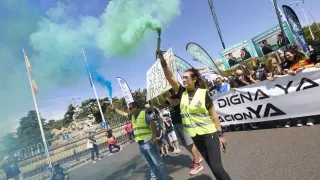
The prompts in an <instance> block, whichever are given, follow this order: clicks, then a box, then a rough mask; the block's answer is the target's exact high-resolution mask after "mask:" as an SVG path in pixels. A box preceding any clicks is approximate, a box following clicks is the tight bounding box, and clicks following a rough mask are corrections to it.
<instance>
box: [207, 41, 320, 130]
mask: <svg viewBox="0 0 320 180" xmlns="http://www.w3.org/2000/svg"><path fill="white" fill-rule="evenodd" d="M318 52H319V50H318V51H314V52H311V53H312V54H311V56H308V55H307V54H305V53H304V52H302V51H299V50H298V48H297V46H296V45H291V46H290V47H289V48H288V49H286V50H285V51H278V52H276V53H274V54H273V55H271V56H270V57H269V59H268V60H267V61H266V62H261V63H260V64H259V66H258V67H252V66H245V65H238V66H236V67H235V68H234V69H233V75H232V76H230V77H227V78H226V77H218V78H217V79H216V80H215V82H214V84H213V85H212V86H211V88H209V90H211V91H214V93H212V94H223V93H227V92H229V91H232V89H234V88H241V87H244V86H247V85H250V84H255V83H258V82H261V81H274V80H275V79H277V78H280V77H282V76H284V75H293V76H294V75H296V74H297V73H300V72H301V71H303V70H304V69H306V68H312V67H316V68H320V58H319V56H317V53H318ZM302 119H306V125H308V126H312V125H313V122H314V118H313V117H306V118H298V119H297V126H298V127H301V126H302V125H303V123H302ZM259 125H260V123H251V124H242V125H235V126H232V127H229V128H228V130H239V129H241V128H244V129H247V130H250V129H252V128H258V127H259ZM291 125H292V119H289V120H285V124H284V125H282V122H281V121H276V126H277V127H281V126H284V127H286V128H289V127H290V126H291Z"/></svg>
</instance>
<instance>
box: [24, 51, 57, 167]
mask: <svg viewBox="0 0 320 180" xmlns="http://www.w3.org/2000/svg"><path fill="white" fill-rule="evenodd" d="M22 52H23V56H24V60H25V62H26V68H27V73H28V78H29V83H30V88H31V91H32V97H33V103H34V107H35V110H36V113H37V119H38V123H39V128H40V132H41V137H42V142H43V145H44V150H45V154H46V157H47V163H48V165H49V168H52V163H51V159H50V154H49V149H48V145H47V140H46V137H45V134H44V130H43V126H42V122H41V117H40V113H39V109H38V105H37V100H36V94H37V92H38V87H37V85H36V81H35V80H34V78H33V76H32V75H31V65H30V61H29V58H28V56H27V54H26V53H25V51H24V49H23V47H22Z"/></svg>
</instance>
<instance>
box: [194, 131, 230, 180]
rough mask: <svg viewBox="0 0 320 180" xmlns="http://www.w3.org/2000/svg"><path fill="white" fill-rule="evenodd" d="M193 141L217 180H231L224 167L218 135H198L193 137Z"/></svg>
mask: <svg viewBox="0 0 320 180" xmlns="http://www.w3.org/2000/svg"><path fill="white" fill-rule="evenodd" d="M192 139H193V142H194V144H195V145H196V147H197V148H198V150H199V152H200V153H201V155H202V157H203V158H204V160H205V161H206V163H207V164H208V165H209V167H210V169H211V171H212V173H213V175H214V176H215V177H216V179H217V180H231V178H230V176H229V174H228V173H227V172H226V171H225V169H224V168H223V166H222V161H221V152H220V140H219V135H218V133H217V132H215V133H213V134H206V135H197V136H195V137H192Z"/></svg>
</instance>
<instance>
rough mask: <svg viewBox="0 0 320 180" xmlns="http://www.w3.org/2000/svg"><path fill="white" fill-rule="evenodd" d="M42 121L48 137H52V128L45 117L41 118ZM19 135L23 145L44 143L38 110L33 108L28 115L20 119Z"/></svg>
mask: <svg viewBox="0 0 320 180" xmlns="http://www.w3.org/2000/svg"><path fill="white" fill-rule="evenodd" d="M41 121H42V125H43V130H44V133H45V136H46V138H47V139H51V132H50V128H48V127H47V126H46V123H45V119H43V118H41ZM17 136H18V140H19V142H20V144H21V147H27V146H31V145H34V144H37V143H42V136H41V131H40V126H39V123H38V119H37V114H36V111H34V110H31V111H29V112H28V114H27V116H26V117H22V118H21V119H20V125H19V127H18V129H17Z"/></svg>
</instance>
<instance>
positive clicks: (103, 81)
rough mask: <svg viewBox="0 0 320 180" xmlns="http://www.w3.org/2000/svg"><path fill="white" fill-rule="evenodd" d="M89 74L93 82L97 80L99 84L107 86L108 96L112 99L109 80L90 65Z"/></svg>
mask: <svg viewBox="0 0 320 180" xmlns="http://www.w3.org/2000/svg"><path fill="white" fill-rule="evenodd" d="M90 72H91V76H92V79H93V83H95V82H97V83H99V84H100V85H101V86H103V87H105V88H107V90H108V92H109V97H110V98H111V99H112V85H111V81H109V80H106V79H105V78H104V77H103V76H102V75H101V74H100V73H99V72H98V71H97V70H96V69H95V68H93V67H90Z"/></svg>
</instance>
